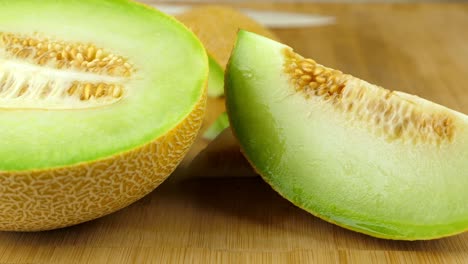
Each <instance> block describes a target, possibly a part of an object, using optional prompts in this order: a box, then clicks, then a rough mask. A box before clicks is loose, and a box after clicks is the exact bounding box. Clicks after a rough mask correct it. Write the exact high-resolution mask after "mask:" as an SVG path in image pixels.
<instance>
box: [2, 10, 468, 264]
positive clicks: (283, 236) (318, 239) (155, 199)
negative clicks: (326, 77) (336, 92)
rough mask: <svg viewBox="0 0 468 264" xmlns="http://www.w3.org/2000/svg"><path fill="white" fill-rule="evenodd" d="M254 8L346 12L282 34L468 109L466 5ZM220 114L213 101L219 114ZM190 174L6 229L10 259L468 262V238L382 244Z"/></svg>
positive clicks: (224, 181)
mask: <svg viewBox="0 0 468 264" xmlns="http://www.w3.org/2000/svg"><path fill="white" fill-rule="evenodd" d="M249 7H254V8H259V9H269V10H271V9H273V10H281V11H295V12H305V13H309V12H310V13H319V14H324V15H332V16H336V18H337V23H336V24H335V25H331V26H324V27H316V28H300V29H282V30H276V33H277V34H278V35H279V37H280V38H281V39H283V41H284V42H285V43H287V44H289V45H291V46H292V47H294V48H295V49H296V51H298V52H299V53H301V54H303V55H305V56H309V57H312V58H314V59H316V60H317V61H319V62H320V63H322V64H324V65H328V66H331V67H333V68H337V69H341V70H343V71H344V72H348V73H351V74H353V75H356V76H359V77H361V78H363V79H365V80H368V81H370V82H373V83H377V84H380V85H381V86H384V87H387V88H390V89H398V90H402V91H406V92H410V93H414V94H417V95H419V96H422V97H425V98H427V99H429V100H432V101H435V102H437V103H440V104H443V105H446V106H448V107H451V108H453V109H456V110H458V111H461V112H464V113H468V85H467V81H468V33H467V32H468V5H467V4H462V3H459V4H354V5H353V4H257V5H250V6H249ZM221 109H222V104H219V102H218V103H213V104H211V110H210V111H211V112H210V115H211V116H215V114H214V113H217V112H219V111H220V110H221ZM197 144H198V145H197V146H198V148H201V147H202V146H203V145H204V144H205V143H203V142H198V143H197ZM467 162H468V161H467ZM179 175H180V170H179V173H177V174H176V175H173V176H172V177H171V178H169V180H168V181H166V182H165V183H164V184H163V185H161V186H160V187H159V188H157V189H156V190H155V191H154V192H152V193H151V194H149V195H148V196H146V197H145V198H143V199H141V200H140V201H138V202H136V203H135V204H133V205H131V206H129V207H128V208H125V209H123V210H121V211H119V212H116V213H114V214H111V215H109V216H106V217H103V218H101V219H98V220H95V221H91V222H88V223H84V224H81V225H77V226H74V227H69V228H65V229H61V230H55V231H49V232H41V233H10V232H0V263H2V264H3V263H24V264H25V263H225V262H226V263H227V262H232V263H257V262H258V263H260V262H265V263H282V262H290V263H301V262H302V263H329V262H331V263H468V233H465V234H462V235H458V236H454V237H450V238H445V239H439V240H434V241H419V242H399V241H388V240H380V239H376V238H372V237H368V236H365V235H361V234H358V233H355V232H352V231H348V230H345V229H342V228H340V227H337V226H334V225H332V224H329V223H326V222H324V221H322V220H320V219H318V218H315V217H313V216H311V215H309V214H307V213H305V212H304V211H302V210H300V209H298V208H296V207H295V206H293V205H292V204H291V203H289V202H287V201H286V200H284V199H283V198H281V197H280V196H279V195H277V194H276V193H275V192H274V191H272V190H271V188H270V187H269V186H268V185H267V184H265V183H264V182H262V180H261V179H260V178H255V177H254V178H233V179H228V178H216V179H213V178H211V179H209V178H208V179H204V178H192V179H181V177H179ZM467 188H468V186H467Z"/></svg>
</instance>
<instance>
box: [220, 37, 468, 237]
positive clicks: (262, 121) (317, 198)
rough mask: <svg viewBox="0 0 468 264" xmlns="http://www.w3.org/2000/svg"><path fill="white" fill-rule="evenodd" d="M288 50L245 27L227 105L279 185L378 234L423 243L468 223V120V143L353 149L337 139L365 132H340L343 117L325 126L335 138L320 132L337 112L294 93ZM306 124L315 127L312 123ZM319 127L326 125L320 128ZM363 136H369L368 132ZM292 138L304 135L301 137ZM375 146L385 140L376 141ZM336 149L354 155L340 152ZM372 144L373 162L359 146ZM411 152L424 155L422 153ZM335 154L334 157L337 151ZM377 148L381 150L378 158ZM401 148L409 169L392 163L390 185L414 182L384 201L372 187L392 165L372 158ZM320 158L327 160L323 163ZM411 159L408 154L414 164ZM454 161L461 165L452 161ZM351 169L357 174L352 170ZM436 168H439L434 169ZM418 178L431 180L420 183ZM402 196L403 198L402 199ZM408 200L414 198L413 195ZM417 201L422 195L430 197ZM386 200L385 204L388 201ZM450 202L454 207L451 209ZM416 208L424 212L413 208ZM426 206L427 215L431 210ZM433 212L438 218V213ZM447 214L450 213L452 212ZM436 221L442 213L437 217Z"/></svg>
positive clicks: (314, 208)
mask: <svg viewBox="0 0 468 264" xmlns="http://www.w3.org/2000/svg"><path fill="white" fill-rule="evenodd" d="M284 48H287V47H286V46H284V45H282V44H279V43H276V42H273V41H270V40H267V39H264V38H262V37H259V36H256V35H254V34H252V33H248V32H245V31H241V32H240V33H239V36H238V41H237V44H236V46H235V48H234V50H233V54H232V56H231V60H230V62H229V65H228V67H227V72H226V78H225V82H226V92H225V94H226V99H227V105H226V106H227V111H228V115H229V119H230V121H231V127H232V130H233V132H234V134H235V135H236V137H237V138H238V140H239V142H240V145H241V148H242V149H243V152H244V153H245V156H246V157H247V159H248V160H249V161H250V162H251V163H252V164H253V166H254V167H255V168H256V170H257V171H258V172H259V174H260V175H262V177H263V178H264V179H265V180H266V181H267V182H268V183H269V184H270V185H271V186H272V187H273V188H274V189H275V190H276V191H278V192H279V193H280V194H281V195H283V196H284V197H286V198H287V199H288V200H290V201H291V202H293V203H294V204H296V205H297V206H299V207H301V208H303V209H304V210H306V211H308V212H311V213H312V214H314V215H316V216H318V217H320V218H322V219H325V220H327V221H329V222H332V223H335V224H338V225H340V226H343V227H346V228H348V229H351V230H354V231H357V232H361V233H365V234H368V235H372V236H375V237H380V238H387V239H398V240H422V239H433V238H439V237H443V236H448V235H452V234H457V233H461V232H463V231H465V230H467V228H468V208H466V200H468V197H467V196H468V195H467V192H466V191H465V190H464V188H465V187H466V186H468V174H467V171H468V168H466V167H467V166H466V165H465V164H464V162H465V161H466V160H467V158H468V157H467V154H466V149H467V148H466V147H467V146H468V144H467V142H468V141H467V140H466V133H467V131H468V129H467V126H466V123H464V125H463V126H461V127H460V128H459V129H460V131H458V133H459V135H460V137H459V138H458V143H459V144H460V145H459V146H454V145H450V146H447V147H446V148H443V149H441V150H437V149H436V148H432V147H431V146H429V147H421V148H415V149H411V147H409V150H405V148H401V149H400V151H401V152H400V153H395V150H396V149H398V148H396V147H395V146H393V149H392V145H391V144H390V146H389V145H386V143H385V142H382V141H381V140H379V139H376V138H373V137H371V139H370V141H369V142H367V144H365V146H358V145H357V146H353V143H349V144H350V145H351V147H350V148H347V149H346V148H345V149H343V148H342V147H340V146H339V145H337V144H340V143H342V142H341V140H340V137H344V138H348V140H350V141H351V142H352V141H353V140H355V141H356V142H358V141H359V140H361V141H362V140H363V139H362V138H361V137H359V136H355V137H354V136H353V135H346V134H345V133H346V132H348V133H349V130H346V129H344V130H342V131H333V129H335V130H340V126H342V125H340V123H333V122H329V124H328V125H329V127H328V128H329V129H330V130H325V131H327V133H329V134H330V135H331V138H330V137H328V135H323V132H322V133H320V130H321V129H324V128H325V127H326V125H327V124H325V123H328V122H327V120H328V119H329V118H328V117H327V116H326V115H332V113H328V112H326V113H321V111H323V110H321V109H317V108H314V107H309V109H308V110H310V111H311V112H310V113H304V106H307V105H308V103H304V102H303V101H301V100H298V99H297V98H295V96H294V95H292V94H291V93H290V92H288V88H289V87H288V80H287V77H286V76H284V74H282V55H281V50H282V49H284ZM278 87H279V88H278ZM306 109H307V108H306ZM314 111H316V112H318V113H319V114H322V116H324V117H323V118H322V119H320V117H317V118H318V120H313V118H309V116H314V117H316V114H314V113H315V112H314ZM283 112H284V113H283ZM457 115H460V118H461V119H462V120H464V121H465V122H466V121H467V120H468V119H467V118H466V116H462V114H459V113H457ZM287 120H295V121H290V122H289V121H287ZM295 123H302V124H305V123H309V125H310V126H309V128H307V129H304V128H302V129H301V125H295ZM303 126H304V127H306V125H303ZM314 126H316V127H317V130H318V131H314V129H313V128H314ZM337 128H338V129H337ZM301 130H302V131H301ZM356 133H361V134H362V135H363V136H364V135H365V136H368V134H366V133H365V132H362V131H361V132H356ZM304 134H307V135H304ZM291 137H294V138H298V139H297V140H296V139H292V140H291ZM311 137H312V138H314V137H316V139H317V140H318V141H317V142H315V141H313V139H310V138H311ZM333 137H337V139H336V140H335V138H333ZM320 141H324V142H325V143H326V144H325V143H323V142H322V143H321V142H320ZM372 143H375V144H376V146H372ZM333 149H339V150H345V151H347V152H346V153H340V152H334V151H333ZM362 149H369V151H368V152H369V156H368V157H366V158H368V161H367V162H366V161H365V160H362V157H359V156H357V157H352V155H354V153H353V151H356V152H357V153H358V154H359V153H360V151H361V150H362ZM378 150H392V151H393V153H392V151H390V152H388V151H387V152H385V151H383V152H380V153H379V151H378ZM411 152H414V155H413V154H411ZM425 152H429V153H425ZM441 153H442V154H444V155H446V156H440V158H442V157H444V158H446V159H447V160H446V161H437V160H436V159H434V158H433V157H434V156H437V154H441ZM331 154H334V156H333V155H332V156H329V155H331ZM358 154H356V155H358ZM347 155H350V156H351V157H348V156H347ZM376 155H377V157H372V156H376ZM378 155H380V157H379V156H378ZM398 155H403V156H401V157H400V164H398V163H396V164H395V165H394V166H396V167H397V168H400V169H401V171H400V173H398V170H395V169H394V170H384V171H383V173H385V172H388V173H390V174H389V176H390V175H391V176H390V177H391V178H388V179H387V180H389V183H390V186H392V184H398V182H399V181H401V180H402V179H404V177H408V179H407V182H400V184H401V188H402V189H405V188H408V187H411V189H407V190H406V191H400V190H396V189H395V190H393V191H392V190H390V191H383V192H381V193H380V194H382V195H383V194H386V195H389V196H390V197H388V198H386V199H384V200H382V198H380V199H379V197H378V196H376V195H377V194H379V192H376V191H374V190H373V189H372V188H373V187H372V186H373V185H372V184H373V183H379V181H381V180H382V179H379V177H382V174H381V173H382V172H381V171H380V170H379V169H378V168H377V167H372V166H369V164H372V162H373V161H372V159H379V158H380V159H381V160H382V157H385V158H386V159H389V160H392V159H393V158H395V156H398ZM431 155H432V156H431ZM301 157H307V158H301ZM319 158H322V159H325V161H320V162H319ZM404 158H407V159H408V160H406V161H405V160H403V159H404ZM414 158H419V159H421V160H419V161H418V160H414V162H413V160H411V159H414ZM314 159H315V160H316V161H315V163H314ZM340 159H341V161H340ZM311 161H312V163H311ZM317 162H318V163H317ZM340 163H341V164H340ZM342 163H345V164H346V163H348V164H347V166H345V167H344V169H343V170H337V169H336V167H335V166H341V165H343V164H342ZM366 163H368V164H366ZM384 163H385V162H384ZM388 163H390V162H388ZM413 163H414V164H413ZM433 163H435V164H436V165H434V164H433ZM356 164H357V165H356ZM374 164H378V163H374ZM444 164H445V165H444ZM381 165H385V166H386V165H389V164H381ZM385 166H383V167H385ZM419 166H420V167H419ZM424 166H425V167H424ZM437 166H441V167H443V168H444V170H445V173H440V172H441V170H440V169H439V170H437ZM451 166H455V168H450V167H451ZM387 168H388V167H387ZM346 169H347V170H350V172H348V173H346ZM433 169H435V170H436V172H434V173H432V174H431V170H433ZM353 170H354V172H353ZM418 170H422V172H420V171H418ZM444 170H442V171H444ZM356 171H357V172H356ZM410 172H414V173H416V175H417V176H419V175H421V176H424V175H427V176H430V177H429V178H426V179H424V178H419V179H418V178H415V176H411V175H409V174H407V173H410ZM372 173H375V175H374V174H372ZM395 173H396V174H395ZM437 173H438V174H437ZM336 175H338V176H336ZM434 175H435V176H434ZM437 175H439V176H441V178H438V177H437ZM353 176H356V177H357V178H358V180H354V179H352V178H350V177H353ZM376 176H377V178H375V177H376ZM400 176H401V177H400ZM392 177H393V178H392ZM395 177H400V179H399V180H395V179H396V178H395ZM359 181H363V182H362V184H361V185H363V186H364V187H366V188H367V186H368V187H369V188H371V189H368V190H367V191H363V192H362V193H353V192H355V191H357V190H365V189H366V188H363V186H359V183H358V182H359ZM365 181H368V182H365ZM431 181H432V182H431ZM427 182H429V183H427ZM380 183H381V182H380ZM415 183H417V184H420V185H421V186H416V185H414V184H415ZM356 184H357V185H356ZM408 184H409V186H408ZM375 187H378V186H374V188H375ZM393 188H397V187H395V186H394V187H393ZM424 188H428V192H430V190H432V191H434V192H433V193H425V192H424V191H423V190H424ZM330 193H331V194H330ZM397 195H402V196H401V197H397ZM366 196H369V197H366ZM356 197H357V198H362V197H363V198H364V200H362V201H361V202H359V200H356ZM408 197H413V199H411V198H408ZM366 198H367V199H366ZM407 198H408V199H407ZM415 199H422V201H418V200H415ZM350 201H351V202H350ZM379 203H381V205H380V208H379ZM392 204H393V206H392ZM444 205H445V206H446V208H443V206H444ZM382 206H383V208H382ZM398 206H402V207H400V208H399V207H398ZM387 207H388V208H387ZM412 209H414V213H413V214H412V213H411V212H412V211H411V210H412ZM399 210H401V212H399ZM425 210H426V212H427V215H424V213H421V212H425ZM431 210H432V211H431ZM386 211H387V212H386ZM373 212H374V213H373ZM431 214H435V215H434V216H431ZM437 214H440V215H437ZM445 216H447V217H446V218H444V217H445ZM430 219H435V220H433V221H432V222H431V221H430ZM437 219H438V220H437Z"/></svg>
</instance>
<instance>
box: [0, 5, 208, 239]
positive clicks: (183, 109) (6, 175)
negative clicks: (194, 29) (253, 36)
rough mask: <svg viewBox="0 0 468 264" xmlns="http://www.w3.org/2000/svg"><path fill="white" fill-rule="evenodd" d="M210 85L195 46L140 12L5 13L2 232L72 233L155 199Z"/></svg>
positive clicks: (65, 8) (66, 9)
mask: <svg viewBox="0 0 468 264" xmlns="http://www.w3.org/2000/svg"><path fill="white" fill-rule="evenodd" d="M25 12H27V14H28V15H27V16H25V15H23V14H24V13H25ZM207 78H208V59H207V55H206V53H205V50H204V48H203V46H202V45H201V43H200V42H199V41H198V39H197V38H196V37H195V35H193V33H191V32H190V31H189V30H188V29H186V28H185V27H184V26H183V25H182V24H181V23H179V22H177V21H176V20H175V19H173V18H171V17H169V16H167V15H164V14H162V13H160V12H158V11H156V10H154V9H151V8H149V7H146V6H143V5H141V4H137V3H134V2H130V1H126V0H114V1H110V0H104V1H98V0H82V1H81V0H80V1H78V0H67V1H65V0H63V1H53V0H44V1H27V0H18V1H3V2H1V3H0V127H1V128H0V138H2V139H3V140H2V141H0V186H2V188H3V189H2V191H1V192H0V207H1V210H0V211H1V212H2V213H1V215H0V229H3V230H43V229H51V228H57V227H62V226H67V225H71V224H76V223H79V222H83V221H86V220H90V219H93V218H96V217H98V216H101V215H104V214H107V213H110V212H112V211H115V210H117V209H119V208H121V207H123V206H125V205H128V204H129V203H131V202H133V201H135V200H136V199H139V198H141V197H142V196H143V195H145V194H146V193H148V192H149V191H151V190H152V189H154V188H155V187H156V186H157V185H158V184H159V183H160V182H162V181H163V180H164V179H165V178H166V177H167V176H168V175H169V174H170V173H171V172H172V170H173V169H174V168H175V166H176V165H177V164H178V162H179V161H180V160H181V159H182V158H183V156H184V155H185V153H186V151H187V149H188V148H189V146H190V145H191V144H192V142H193V140H194V138H195V136H196V133H197V132H198V129H199V128H200V125H201V122H202V120H203V114H204V108H205V102H206V89H205V87H206V82H207Z"/></svg>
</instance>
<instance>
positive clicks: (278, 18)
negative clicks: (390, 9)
mask: <svg viewBox="0 0 468 264" xmlns="http://www.w3.org/2000/svg"><path fill="white" fill-rule="evenodd" d="M153 7H155V8H156V9H158V10H160V11H162V12H164V13H166V14H169V15H178V14H181V13H183V12H185V11H187V10H189V9H191V8H192V7H193V6H190V5H163V4H158V5H153ZM240 11H241V12H242V13H244V14H245V15H247V16H249V17H251V18H252V19H254V20H256V21H257V22H259V23H260V24H262V25H264V26H266V27H270V28H291V27H317V26H325V25H330V24H334V23H335V17H333V16H323V15H318V14H305V13H292V12H277V11H261V10H253V9H245V8H241V9H240Z"/></svg>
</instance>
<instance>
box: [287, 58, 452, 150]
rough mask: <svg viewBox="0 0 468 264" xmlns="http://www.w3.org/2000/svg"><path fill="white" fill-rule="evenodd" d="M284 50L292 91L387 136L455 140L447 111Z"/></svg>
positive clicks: (434, 141) (432, 141)
mask: <svg viewBox="0 0 468 264" xmlns="http://www.w3.org/2000/svg"><path fill="white" fill-rule="evenodd" d="M283 55H284V58H285V60H284V65H283V70H284V72H285V73H286V74H287V75H288V76H289V80H290V82H291V84H292V86H293V87H294V91H295V92H296V93H299V94H302V95H303V96H304V98H306V99H314V100H318V101H319V102H323V103H325V104H327V105H330V106H332V107H333V109H334V110H335V111H338V112H340V113H343V114H345V115H346V119H347V120H348V121H349V122H351V123H358V124H359V125H360V126H366V127H367V129H368V130H370V131H371V132H372V133H374V134H375V135H379V136H384V137H385V139H386V140H387V141H394V140H402V141H405V142H410V143H413V144H423V143H425V144H434V145H439V144H442V143H443V142H452V140H453V138H454V134H455V125H454V121H453V115H451V114H450V113H449V112H447V111H444V110H443V109H438V108H431V107H429V106H427V105H425V104H420V103H418V102H417V101H413V100H411V99H409V98H407V97H409V95H408V96H406V95H405V94H403V93H399V92H393V91H389V90H386V89H384V88H382V87H378V86H375V85H371V84H369V83H367V82H365V81H362V80H359V79H357V78H355V77H353V76H351V75H348V74H343V73H342V72H340V71H337V70H333V69H330V68H326V67H324V66H322V65H320V64H317V63H316V62H315V61H313V60H311V59H306V58H303V57H302V56H300V55H299V54H297V53H295V52H294V51H293V50H292V49H284V50H283ZM415 100H418V99H415Z"/></svg>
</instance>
